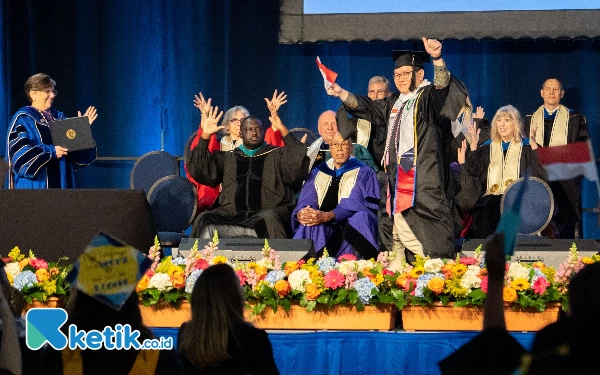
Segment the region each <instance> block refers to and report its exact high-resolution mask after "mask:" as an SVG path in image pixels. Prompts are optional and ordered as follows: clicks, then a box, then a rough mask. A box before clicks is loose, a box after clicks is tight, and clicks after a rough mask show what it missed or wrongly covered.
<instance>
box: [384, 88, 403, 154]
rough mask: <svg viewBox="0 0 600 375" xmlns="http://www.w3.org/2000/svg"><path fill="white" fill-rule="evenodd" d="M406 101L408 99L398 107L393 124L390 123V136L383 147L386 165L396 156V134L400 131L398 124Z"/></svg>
mask: <svg viewBox="0 0 600 375" xmlns="http://www.w3.org/2000/svg"><path fill="white" fill-rule="evenodd" d="M406 103H408V100H407V101H405V102H404V103H402V105H401V106H400V109H399V110H398V114H397V115H396V121H394V124H393V125H392V130H391V132H390V137H389V138H388V140H387V146H386V148H385V154H386V155H387V157H386V163H387V165H389V164H390V160H396V158H397V155H396V154H397V151H396V148H397V146H398V136H399V133H400V126H399V125H400V123H401V122H402V113H403V112H404V107H405V106H406Z"/></svg>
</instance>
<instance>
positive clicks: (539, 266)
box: [531, 262, 546, 270]
mask: <svg viewBox="0 0 600 375" xmlns="http://www.w3.org/2000/svg"><path fill="white" fill-rule="evenodd" d="M531 266H532V267H534V268H539V269H541V270H543V269H544V268H546V265H545V264H544V262H534V263H533V264H532V265H531Z"/></svg>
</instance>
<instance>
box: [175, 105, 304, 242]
mask: <svg viewBox="0 0 600 375" xmlns="http://www.w3.org/2000/svg"><path fill="white" fill-rule="evenodd" d="M217 109H218V108H217ZM269 109H270V111H271V117H269V120H271V123H272V126H273V127H274V128H276V129H277V130H279V131H280V132H281V135H282V136H283V141H284V146H283V147H280V148H277V147H274V146H271V145H268V144H266V143H265V141H264V136H265V130H264V126H263V124H262V122H261V121H260V120H259V119H258V118H257V117H254V116H248V117H246V118H245V119H243V120H242V123H241V125H240V127H241V137H242V145H241V146H239V147H238V148H236V149H235V150H233V151H230V152H222V151H215V152H214V153H212V154H211V153H210V152H209V151H208V141H209V139H210V136H211V134H213V133H215V132H217V131H219V130H220V129H221V128H222V126H218V125H217V124H218V120H219V118H220V116H221V115H218V116H217V110H215V109H212V108H211V110H210V111H209V112H208V113H207V114H206V115H205V114H204V113H203V119H202V121H203V124H202V129H203V133H202V138H201V139H200V141H199V142H198V145H197V146H196V148H195V149H193V150H192V152H191V153H190V154H189V156H188V159H187V160H186V164H187V166H188V171H189V173H190V174H191V176H192V177H193V178H194V179H195V180H196V181H198V182H199V183H201V184H203V185H208V186H218V185H219V184H222V190H221V194H220V196H219V204H220V207H218V208H216V209H214V210H211V211H206V212H204V213H202V214H201V215H199V216H198V218H197V219H196V221H195V222H194V226H193V229H192V236H193V237H199V238H210V237H212V235H213V233H207V232H208V230H205V228H212V229H216V228H219V229H221V228H223V227H225V228H227V227H228V226H233V227H234V228H240V227H242V228H244V227H245V228H247V229H250V230H254V232H256V236H257V237H259V238H289V237H291V227H290V225H291V224H290V217H291V213H292V209H293V208H294V207H295V205H296V199H295V196H294V192H293V191H292V188H291V186H292V185H299V184H301V183H302V181H303V180H304V178H305V177H306V175H307V173H308V157H307V156H306V146H305V145H304V144H303V143H301V142H299V141H298V140H296V138H294V135H293V134H291V133H289V132H288V129H287V128H286V127H285V125H283V123H282V122H281V119H280V118H279V116H278V115H277V111H276V110H275V109H274V107H273V106H272V105H269ZM238 232H239V231H238ZM246 233H247V232H246ZM221 236H223V237H234V235H231V234H229V235H228V234H224V233H223V232H221Z"/></svg>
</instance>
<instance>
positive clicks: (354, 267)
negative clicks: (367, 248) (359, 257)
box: [337, 260, 358, 276]
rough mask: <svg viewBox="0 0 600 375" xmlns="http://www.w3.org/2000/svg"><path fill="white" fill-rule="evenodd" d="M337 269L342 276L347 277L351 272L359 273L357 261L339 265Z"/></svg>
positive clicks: (348, 261)
mask: <svg viewBox="0 0 600 375" xmlns="http://www.w3.org/2000/svg"><path fill="white" fill-rule="evenodd" d="M337 268H338V270H339V271H340V272H341V273H342V275H344V276H346V275H347V274H349V273H350V272H355V271H358V263H357V262H356V261H355V260H347V261H344V262H342V263H339V264H338V266H337Z"/></svg>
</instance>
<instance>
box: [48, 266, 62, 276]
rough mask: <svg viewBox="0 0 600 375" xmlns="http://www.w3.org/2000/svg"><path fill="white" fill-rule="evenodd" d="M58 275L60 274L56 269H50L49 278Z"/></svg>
mask: <svg viewBox="0 0 600 375" xmlns="http://www.w3.org/2000/svg"><path fill="white" fill-rule="evenodd" d="M59 273H60V271H59V270H58V268H56V267H52V268H50V276H56V275H58V274H59Z"/></svg>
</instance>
